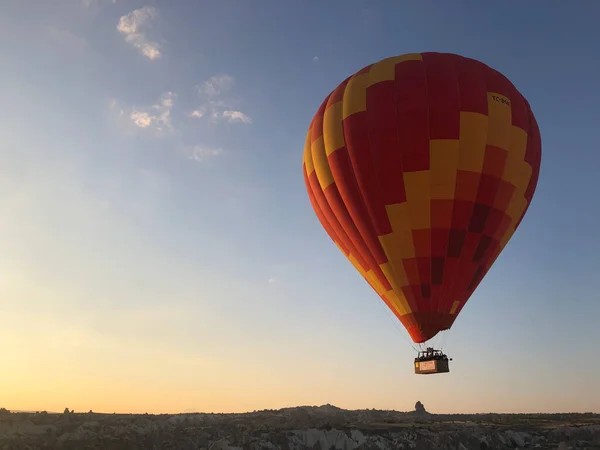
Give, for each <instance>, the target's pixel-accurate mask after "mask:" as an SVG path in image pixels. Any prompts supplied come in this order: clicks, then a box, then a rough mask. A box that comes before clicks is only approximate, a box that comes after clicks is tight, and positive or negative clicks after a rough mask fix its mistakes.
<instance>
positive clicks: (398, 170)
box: [303, 52, 541, 373]
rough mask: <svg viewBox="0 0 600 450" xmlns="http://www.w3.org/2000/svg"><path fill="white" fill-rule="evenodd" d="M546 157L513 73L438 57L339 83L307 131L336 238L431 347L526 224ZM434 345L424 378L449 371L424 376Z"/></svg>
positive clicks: (382, 67)
mask: <svg viewBox="0 0 600 450" xmlns="http://www.w3.org/2000/svg"><path fill="white" fill-rule="evenodd" d="M540 161H541V138H540V132H539V128H538V125H537V123H536V120H535V118H534V115H533V113H532V111H531V108H530V106H529V103H528V102H527V100H526V99H525V98H524V97H523V95H521V94H520V93H519V91H518V90H517V89H516V88H515V86H514V85H513V84H512V83H511V82H510V81H509V80H508V79H507V78H506V77H505V76H504V75H502V74H501V73H499V72H498V71H496V70H494V69H492V68H490V67H488V66H487V65H485V64H483V63H482V62H479V61H476V60H474V59H470V58H466V57H463V56H459V55H456V54H447V53H433V52H428V53H414V54H404V55H400V56H395V57H391V58H386V59H383V60H381V61H379V62H377V63H375V64H372V65H369V66H367V67H364V68H363V69H361V70H359V71H358V72H356V73H355V74H353V75H351V76H350V77H348V78H347V79H346V80H344V81H343V82H342V83H340V84H339V86H337V87H336V88H335V89H334V90H333V91H332V92H331V93H330V94H329V95H328V96H327V98H325V100H324V101H323V103H322V104H321V106H320V107H319V109H318V110H317V112H316V114H315V116H314V118H313V119H312V122H311V124H310V126H309V129H308V133H307V135H306V142H305V147H304V155H303V173H304V181H305V184H306V189H307V191H308V197H309V199H310V202H311V204H312V207H313V209H314V212H315V214H316V216H317V217H318V220H319V221H320V223H321V225H322V226H323V228H324V229H325V231H326V232H327V234H328V235H329V236H330V237H331V239H332V240H333V241H334V242H335V244H336V245H337V246H338V247H339V249H340V250H341V252H342V253H343V254H344V255H345V256H346V258H347V259H348V260H349V261H350V262H351V263H352V264H353V265H354V267H355V268H356V270H357V271H358V272H359V273H360V274H361V275H362V276H363V277H364V278H365V280H366V281H367V282H368V283H369V284H370V286H371V287H372V288H373V290H375V292H376V293H377V294H378V295H379V296H380V297H381V299H382V300H383V302H385V304H386V305H387V307H388V308H389V309H390V310H391V311H392V312H393V314H394V315H395V317H397V319H398V320H399V321H400V322H401V323H402V325H403V326H404V327H405V328H406V330H407V331H408V334H409V335H410V338H411V339H412V340H413V342H415V343H417V344H421V343H424V342H426V341H428V340H429V339H431V338H433V337H434V336H436V335H437V334H438V333H439V332H440V331H442V330H448V329H450V327H451V326H452V324H453V323H454V321H455V320H456V318H457V316H458V315H459V314H460V312H461V310H462V309H463V307H464V306H465V304H466V302H467V301H468V299H469V298H470V297H471V295H472V294H473V292H474V290H475V289H476V288H477V286H478V285H479V283H480V282H481V280H482V278H483V277H484V276H485V275H486V273H487V272H488V271H489V269H490V267H491V266H492V264H493V263H494V261H495V260H496V258H497V257H498V255H499V254H500V252H501V251H502V249H503V248H504V247H505V246H506V244H507V242H508V241H509V239H510V238H511V236H512V235H513V233H514V232H515V230H516V229H517V227H518V226H519V224H520V223H521V220H522V219H523V216H524V215H525V213H526V211H527V209H528V207H529V205H530V202H531V199H532V197H533V194H534V192H535V189H536V185H537V181H538V176H539V170H540ZM431 351H433V349H432V348H428V349H427V351H426V352H424V354H420V355H419V358H415V371H416V372H417V373H428V372H431V371H432V370H433V372H436V371H447V370H445V369H443V368H442V369H440V370H436V369H429V371H428V370H427V369H424V371H422V372H419V371H418V366H419V362H422V361H427V360H433V359H436V358H437V356H439V355H433V354H431ZM446 368H447V363H446Z"/></svg>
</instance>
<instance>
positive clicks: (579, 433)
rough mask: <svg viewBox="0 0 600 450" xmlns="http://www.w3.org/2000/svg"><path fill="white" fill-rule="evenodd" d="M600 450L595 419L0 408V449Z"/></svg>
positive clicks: (419, 408) (419, 412)
mask: <svg viewBox="0 0 600 450" xmlns="http://www.w3.org/2000/svg"><path fill="white" fill-rule="evenodd" d="M508 448H512V449H514V448H532V449H533V448H537V449H561V450H566V449H600V415H598V414H591V413H589V414H475V415H463V414H452V415H448V414H430V413H428V412H427V411H426V410H425V408H424V407H423V405H422V404H421V403H420V402H418V403H417V404H416V405H415V411H411V412H398V411H379V410H355V411H349V410H344V409H340V408H337V407H335V406H332V405H324V406H319V407H316V406H306V407H295V408H284V409H279V410H264V411H255V412H252V413H245V414H206V413H190V414H176V415H168V414H159V415H150V414H100V413H93V412H91V411H90V412H89V413H75V412H73V411H69V410H68V409H65V412H64V413H60V414H57V413H46V412H36V413H24V412H18V413H16V412H12V413H11V412H9V411H7V410H5V409H1V410H0V449H5V450H9V449H10V450H13V449H14V450H17V449H19V450H26V449H40V450H41V449H47V450H50V449H73V450H74V449H78V450H79V449H81V450H83V449H106V450H117V449H119V450H121V449H122V450H125V449H139V450H142V449H144V450H145V449H148V450H150V449H152V450H159V449H173V450H174V449H181V450H199V449H205V450H259V449H268V450H275V449H282V450H304V449H311V450H334V449H336V450H359V449H365V450H370V449H373V450H375V449H377V450H387V449H415V450H426V449H455V450H467V449H477V450H482V449H490V450H491V449H508Z"/></svg>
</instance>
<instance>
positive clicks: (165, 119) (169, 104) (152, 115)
mask: <svg viewBox="0 0 600 450" xmlns="http://www.w3.org/2000/svg"><path fill="white" fill-rule="evenodd" d="M175 97H177V94H175V93H173V92H170V91H169V92H165V93H164V94H163V95H162V96H161V98H160V101H159V102H158V103H156V104H154V105H152V106H151V109H150V110H149V111H148V110H138V109H135V108H134V109H133V111H132V112H131V113H130V115H129V118H130V119H131V120H132V121H133V123H134V124H135V125H136V126H138V127H139V128H150V127H153V128H154V129H156V130H157V131H162V130H164V129H167V130H172V129H173V124H172V122H171V110H172V109H173V105H174V101H175Z"/></svg>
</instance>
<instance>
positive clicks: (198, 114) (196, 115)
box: [188, 109, 204, 119]
mask: <svg viewBox="0 0 600 450" xmlns="http://www.w3.org/2000/svg"><path fill="white" fill-rule="evenodd" d="M188 117H194V118H196V119H200V118H201V117H204V111H200V110H199V109H195V110H193V111H192V112H190V113H189V114H188Z"/></svg>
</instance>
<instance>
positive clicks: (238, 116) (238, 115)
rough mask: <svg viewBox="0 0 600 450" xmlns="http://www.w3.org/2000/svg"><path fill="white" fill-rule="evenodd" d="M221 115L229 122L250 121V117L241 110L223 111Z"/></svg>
mask: <svg viewBox="0 0 600 450" xmlns="http://www.w3.org/2000/svg"><path fill="white" fill-rule="evenodd" d="M223 117H224V118H226V119H227V120H228V121H229V122H242V123H252V119H251V118H250V117H248V116H247V115H246V114H244V113H243V112H241V111H223Z"/></svg>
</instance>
